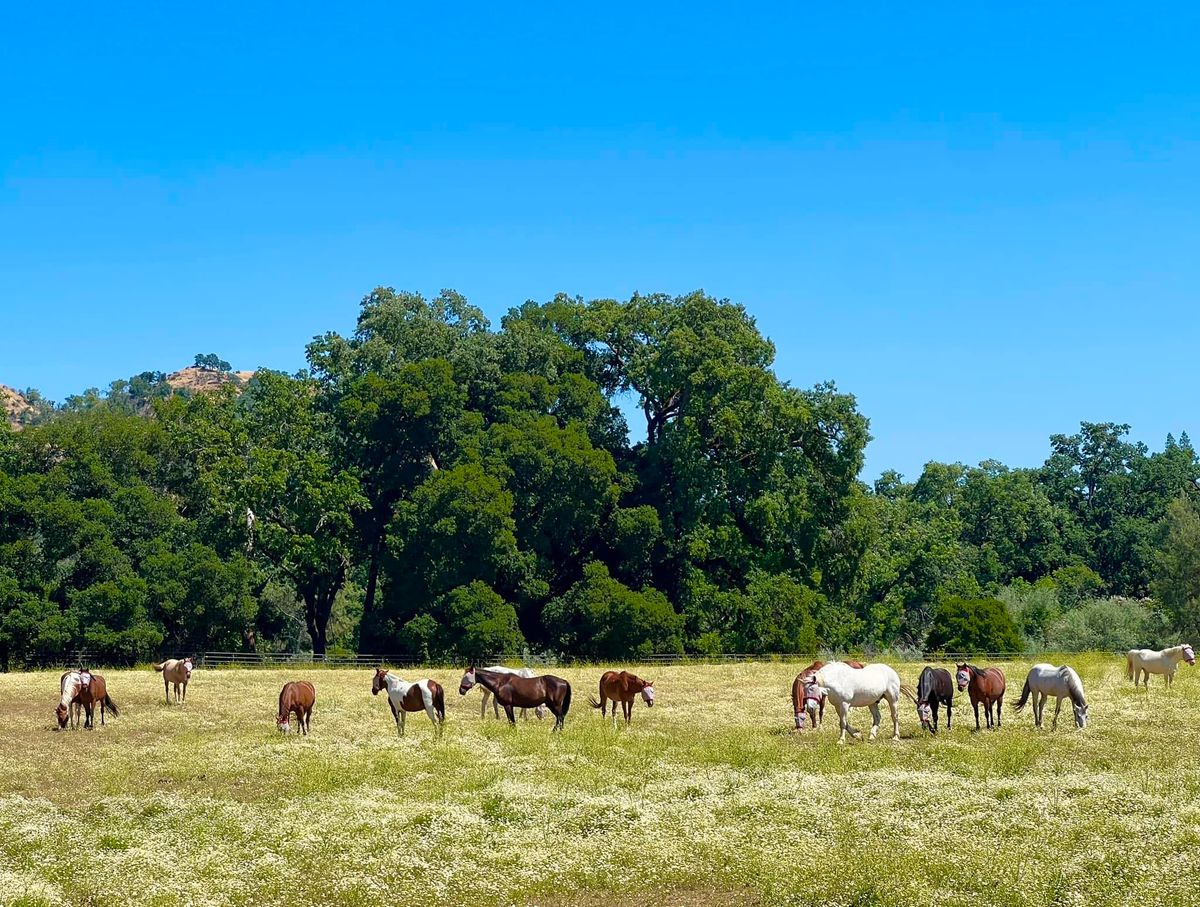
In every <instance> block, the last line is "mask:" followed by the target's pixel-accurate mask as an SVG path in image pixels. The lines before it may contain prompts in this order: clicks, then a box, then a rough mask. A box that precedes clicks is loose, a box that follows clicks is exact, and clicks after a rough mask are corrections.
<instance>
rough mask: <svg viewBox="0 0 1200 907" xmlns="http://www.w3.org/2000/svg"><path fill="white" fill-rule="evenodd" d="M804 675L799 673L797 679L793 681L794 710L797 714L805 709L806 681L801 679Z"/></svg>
mask: <svg viewBox="0 0 1200 907" xmlns="http://www.w3.org/2000/svg"><path fill="white" fill-rule="evenodd" d="M802 676H803V675H801V674H797V675H796V679H795V680H793V681H792V711H793V712H794V713H795V714H797V715H799V714H800V713H801V712H802V711H804V682H803V681H801V680H800V678H801V677H802Z"/></svg>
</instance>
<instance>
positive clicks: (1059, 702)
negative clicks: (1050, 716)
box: [1050, 696, 1063, 731]
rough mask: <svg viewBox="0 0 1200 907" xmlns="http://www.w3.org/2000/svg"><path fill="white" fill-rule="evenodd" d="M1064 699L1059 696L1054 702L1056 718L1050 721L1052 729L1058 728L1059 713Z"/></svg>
mask: <svg viewBox="0 0 1200 907" xmlns="http://www.w3.org/2000/svg"><path fill="white" fill-rule="evenodd" d="M1062 700H1063V698H1062V697H1061V696H1059V697H1057V698H1056V699H1055V702H1054V720H1053V721H1052V722H1050V730H1052V731H1057V730H1058V713H1059V712H1060V711H1062Z"/></svg>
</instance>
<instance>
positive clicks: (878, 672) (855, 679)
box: [805, 661, 917, 744]
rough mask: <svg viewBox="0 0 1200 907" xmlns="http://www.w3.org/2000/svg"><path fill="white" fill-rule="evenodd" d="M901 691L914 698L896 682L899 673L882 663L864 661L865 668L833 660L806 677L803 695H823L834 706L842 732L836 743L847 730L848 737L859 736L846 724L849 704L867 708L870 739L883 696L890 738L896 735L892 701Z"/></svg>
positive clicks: (842, 740)
mask: <svg viewBox="0 0 1200 907" xmlns="http://www.w3.org/2000/svg"><path fill="white" fill-rule="evenodd" d="M901 693H903V694H904V695H905V696H907V697H908V698H909V699H911V700H913V702H916V700H917V697H916V694H914V693H913V691H912V688H911V687H908V686H905V685H904V684H902V683H901V682H900V675H899V674H897V673H896V672H895V671H894V670H892V669H891V668H889V667H888V666H887V665H883V664H872V665H867V666H866V667H865V668H852V667H850V666H849V665H848V664H845V663H843V662H840V661H835V662H833V663H831V664H827V665H825V666H824V667H822V668H821V669H820V670H818V671H817V673H816V674H815V675H813V677H812V678H811V679H810V680H809V681H808V688H807V689H806V691H805V695H807V696H809V697H810V698H818V697H819V696H822V695H825V696H828V697H829V701H830V702H832V703H833V707H834V708H835V709H837V713H838V718H839V724H840V725H841V729H842V733H841V736H840V737H838V743H839V744H841V743H845V742H846V734H847V732H848V733H849V734H850V736H852V737H861V736H862V734H860V733H859V732H858V731H856V730H855V729H854V728H852V727H850V709H851V707H852V706H866V707H867V708H868V709H870V710H871V718H872V722H871V739H872V740H874V739H875V736H876V735H877V734H878V733H879V722H880V714H879V701H880V700H881V699H886V700H887V703H888V707H889V708H890V709H891V711H892V739H893V740H899V739H900V716H899V715H898V714H897V712H896V703H897V701H898V700H899V699H900V694H901Z"/></svg>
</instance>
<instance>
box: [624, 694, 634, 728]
mask: <svg viewBox="0 0 1200 907" xmlns="http://www.w3.org/2000/svg"><path fill="white" fill-rule="evenodd" d="M624 707H625V723H626V724H632V723H633V700H632V699H630V700H629V701H628V702H626V703H624Z"/></svg>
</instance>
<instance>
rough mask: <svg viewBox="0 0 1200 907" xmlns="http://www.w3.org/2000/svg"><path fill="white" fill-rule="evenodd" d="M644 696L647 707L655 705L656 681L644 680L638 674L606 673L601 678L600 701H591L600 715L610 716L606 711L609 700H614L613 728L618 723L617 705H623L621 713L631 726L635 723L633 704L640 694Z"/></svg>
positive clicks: (625, 672)
mask: <svg viewBox="0 0 1200 907" xmlns="http://www.w3.org/2000/svg"><path fill="white" fill-rule="evenodd" d="M639 693H640V694H641V695H642V699H643V700H644V701H645V703H646V705H647V706H652V705H654V681H653V680H642V678H640V677H638V676H637V675H636V674H630V673H629V672H628V671H605V672H604V674H603V676H602V677H601V678H600V701H599V702H597V701H596V700H595V699H594V698H593V699H592V700H591V703H592V708H594V709H599V710H600V714H601V715H602V716H603V715H606V714H608V713H607V712H606V711H605V710H606V709H607V707H608V700H610V699H611V700H612V703H613V707H612V720H613V726H614V727H615V726H616V723H617V703H618V702H619V703H620V704H621V712H622V714H623V715H624V716H625V723H626V724H629V723H631V722H632V721H633V702H634V700H635V699H637V697H638V694H639Z"/></svg>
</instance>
